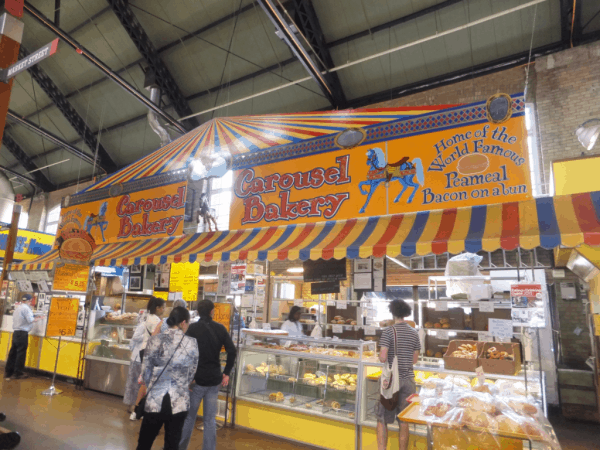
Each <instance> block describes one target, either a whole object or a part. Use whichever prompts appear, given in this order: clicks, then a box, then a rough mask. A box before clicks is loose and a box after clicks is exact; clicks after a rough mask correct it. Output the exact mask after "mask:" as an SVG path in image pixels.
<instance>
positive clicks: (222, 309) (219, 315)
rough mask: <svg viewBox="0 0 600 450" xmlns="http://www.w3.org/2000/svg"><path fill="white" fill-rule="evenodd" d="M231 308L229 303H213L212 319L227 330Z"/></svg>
mask: <svg viewBox="0 0 600 450" xmlns="http://www.w3.org/2000/svg"><path fill="white" fill-rule="evenodd" d="M231 310H232V305H231V303H215V314H214V316H213V320H214V321H215V322H218V323H220V324H221V325H223V326H224V327H225V328H227V331H229V324H230V323H231Z"/></svg>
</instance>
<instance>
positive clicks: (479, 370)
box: [475, 366, 485, 386]
mask: <svg viewBox="0 0 600 450" xmlns="http://www.w3.org/2000/svg"><path fill="white" fill-rule="evenodd" d="M475 374H477V378H478V379H479V384H480V385H482V386H483V383H484V382H485V373H483V367H481V366H479V367H476V368H475Z"/></svg>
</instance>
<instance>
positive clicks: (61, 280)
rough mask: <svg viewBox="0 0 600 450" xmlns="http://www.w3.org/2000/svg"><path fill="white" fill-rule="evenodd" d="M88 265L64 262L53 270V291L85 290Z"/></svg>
mask: <svg viewBox="0 0 600 450" xmlns="http://www.w3.org/2000/svg"><path fill="white" fill-rule="evenodd" d="M88 277H89V267H88V266H82V265H78V264H65V265H64V266H61V267H57V268H56V269H55V270H54V281H53V284H52V290H53V291H76V292H85V291H87V285H88Z"/></svg>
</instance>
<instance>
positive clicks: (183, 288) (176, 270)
mask: <svg viewBox="0 0 600 450" xmlns="http://www.w3.org/2000/svg"><path fill="white" fill-rule="evenodd" d="M199 275H200V263H197V262H193V263H190V262H185V263H172V264H171V277H170V279H169V292H182V293H183V294H182V295H183V299H184V300H185V301H186V302H195V301H196V300H197V299H198V276H199Z"/></svg>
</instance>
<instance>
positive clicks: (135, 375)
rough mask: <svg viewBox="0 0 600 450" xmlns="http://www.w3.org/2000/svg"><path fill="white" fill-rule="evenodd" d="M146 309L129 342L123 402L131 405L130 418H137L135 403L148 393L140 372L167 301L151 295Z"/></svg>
mask: <svg viewBox="0 0 600 450" xmlns="http://www.w3.org/2000/svg"><path fill="white" fill-rule="evenodd" d="M146 309H147V310H148V315H147V316H146V319H145V320H144V321H142V322H140V323H139V324H138V326H137V328H136V329H135V332H134V333H133V337H132V338H131V341H130V343H129V348H130V349H131V357H130V363H129V373H128V374H127V382H126V383H125V395H124V396H123V403H125V404H126V405H129V411H130V412H131V415H130V416H129V419H131V420H137V417H136V416H135V412H134V411H133V410H134V408H135V405H137V404H138V402H139V401H140V400H141V399H142V397H143V396H144V395H145V393H146V390H145V388H144V386H143V384H142V385H141V386H140V383H138V380H139V378H140V374H141V372H142V361H143V355H144V349H145V348H146V345H147V344H148V338H150V336H151V335H152V332H153V331H154V330H155V329H156V326H157V325H158V324H159V323H160V317H159V316H161V315H162V313H163V312H164V311H165V301H164V300H163V299H162V298H158V297H150V300H148V305H147V306H146Z"/></svg>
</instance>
